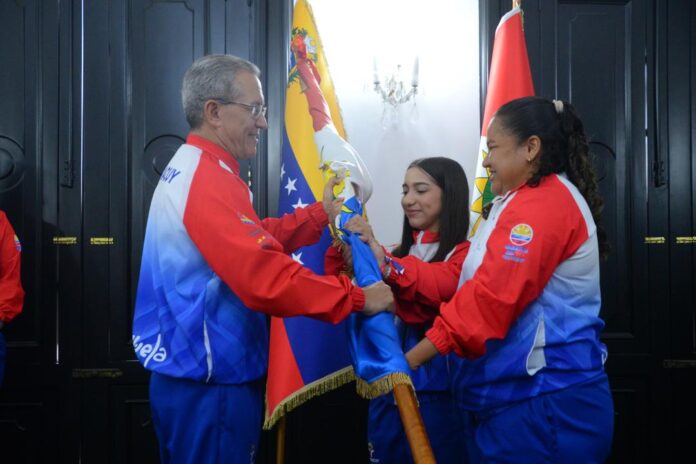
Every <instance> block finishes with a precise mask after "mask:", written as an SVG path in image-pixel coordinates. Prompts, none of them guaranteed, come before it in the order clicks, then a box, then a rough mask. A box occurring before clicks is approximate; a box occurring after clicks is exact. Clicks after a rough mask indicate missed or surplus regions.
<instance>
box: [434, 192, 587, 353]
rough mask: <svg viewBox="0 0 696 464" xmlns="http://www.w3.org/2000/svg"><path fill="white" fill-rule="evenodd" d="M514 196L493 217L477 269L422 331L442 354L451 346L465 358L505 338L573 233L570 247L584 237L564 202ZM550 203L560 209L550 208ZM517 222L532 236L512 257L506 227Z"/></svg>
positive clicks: (564, 253) (565, 250) (538, 291)
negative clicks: (560, 212) (488, 342)
mask: <svg viewBox="0 0 696 464" xmlns="http://www.w3.org/2000/svg"><path fill="white" fill-rule="evenodd" d="M515 200H516V199H515V198H513V199H512V200H510V202H511V203H510V204H509V205H507V207H506V209H505V210H503V211H502V213H501V215H500V217H499V218H498V222H497V225H496V227H495V229H494V230H493V232H492V233H491V235H490V237H489V239H488V242H487V244H486V251H485V254H484V256H483V260H482V261H481V264H480V266H479V267H478V269H477V271H476V272H475V273H474V275H473V276H472V278H471V279H469V280H467V281H466V282H465V283H464V285H462V287H461V288H460V289H459V291H457V294H456V295H455V296H454V298H452V299H451V300H450V301H449V302H448V303H445V304H443V305H442V306H441V307H440V316H439V317H437V318H436V319H435V323H434V324H433V327H432V328H431V329H430V330H429V331H428V332H427V333H426V337H427V338H428V339H429V340H430V341H431V342H433V344H434V345H435V347H436V348H437V349H438V351H439V352H440V353H441V354H446V353H448V352H450V351H454V352H455V353H457V354H458V355H459V356H463V357H467V358H476V357H479V356H482V355H483V354H485V350H486V347H485V343H486V341H487V340H491V339H502V338H504V337H505V335H506V334H507V332H508V330H509V328H510V326H511V325H512V323H513V322H514V321H515V320H516V319H517V317H518V316H519V315H520V314H521V312H522V311H523V310H524V308H526V307H527V305H529V304H530V303H531V302H532V301H533V300H534V299H536V298H537V297H538V296H539V295H540V294H541V292H542V290H543V289H544V287H545V286H546V284H547V283H548V281H549V279H550V278H551V276H552V275H553V272H554V271H555V269H556V267H557V266H558V264H559V263H560V262H561V261H562V260H563V259H565V258H566V257H568V256H569V253H568V249H569V246H571V243H570V242H571V240H573V239H572V237H573V235H575V237H576V238H575V239H574V242H575V244H574V245H572V246H575V249H577V247H579V246H580V244H581V243H582V241H584V240H586V239H587V229H586V226H585V223H584V221H580V222H581V224H580V226H581V227H584V228H585V229H584V236H583V235H582V231H580V230H579V229H578V221H577V215H574V214H573V211H571V210H572V208H569V207H568V205H567V204H566V205H565V207H562V206H558V207H557V206H553V207H550V206H549V205H548V204H544V202H542V201H538V200H537V201H534V199H533V198H532V201H529V200H526V201H525V203H522V202H515ZM554 209H556V210H557V211H562V212H563V213H562V214H552V211H554ZM578 214H579V213H578ZM574 216H575V218H574V219H573V217H574ZM580 219H582V218H581V217H580ZM522 224H525V225H528V226H529V227H531V229H532V230H533V236H532V240H531V241H530V242H529V243H528V244H527V245H525V246H524V247H523V248H526V251H525V252H522V253H521V255H520V256H517V257H515V259H511V258H510V256H509V255H507V254H506V253H509V250H508V249H506V246H509V245H510V233H511V231H512V229H513V228H514V227H516V226H519V225H522ZM573 229H575V231H573ZM575 232H580V233H575ZM582 237H584V238H582ZM563 244H566V245H563Z"/></svg>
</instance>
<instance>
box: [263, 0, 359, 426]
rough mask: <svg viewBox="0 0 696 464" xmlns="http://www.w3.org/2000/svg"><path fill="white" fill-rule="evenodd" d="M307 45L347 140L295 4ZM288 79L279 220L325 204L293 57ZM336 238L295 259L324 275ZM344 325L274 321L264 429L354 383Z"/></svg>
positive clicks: (308, 19) (312, 29)
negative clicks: (298, 210) (311, 401)
mask: <svg viewBox="0 0 696 464" xmlns="http://www.w3.org/2000/svg"><path fill="white" fill-rule="evenodd" d="M293 41H295V42H297V41H303V42H304V44H305V45H306V47H307V52H308V55H309V56H310V57H311V59H312V61H314V64H315V66H316V68H317V70H318V71H319V75H320V76H321V84H320V86H321V90H322V93H323V95H324V98H325V99H326V101H327V103H328V106H329V110H330V113H331V119H332V122H333V124H334V126H335V128H336V130H337V132H338V133H339V134H340V135H341V137H343V138H344V139H345V138H346V135H345V129H344V127H343V120H342V117H341V112H340V109H339V106H338V100H337V98H336V93H335V91H334V87H333V83H332V81H331V77H330V75H329V72H328V65H327V62H326V58H325V56H324V51H323V49H322V45H321V41H320V39H319V33H318V32H317V28H316V25H315V22H314V17H313V15H312V10H311V8H310V6H309V4H308V3H307V2H306V1H305V0H297V3H296V4H295V9H294V13H293V23H292V37H291V43H292V42H293ZM290 55H291V56H293V58H292V61H291V66H290V70H289V74H288V84H287V90H286V102H285V133H284V140H283V146H282V158H281V173H280V174H281V183H280V193H279V195H280V198H279V202H278V204H279V208H278V209H279V211H278V214H279V215H282V214H285V213H288V212H292V211H294V210H295V209H296V208H303V207H305V206H307V205H309V204H312V203H313V202H315V201H316V200H317V199H319V198H321V194H322V191H323V186H324V180H323V177H322V173H321V171H320V170H319V166H320V156H319V152H318V151H317V147H316V144H315V142H314V127H313V124H312V118H311V116H310V112H309V108H308V103H307V99H306V97H305V95H303V94H302V90H301V88H300V78H299V75H298V72H297V69H296V67H295V62H294V55H293V54H292V53H291V54H290ZM331 241H332V238H331V235H330V234H329V231H328V228H327V230H326V231H325V232H324V235H323V236H322V239H321V240H320V242H319V243H318V244H317V245H314V246H311V247H304V248H300V249H299V250H297V251H295V252H294V253H292V257H293V258H294V259H295V260H297V261H299V262H300V263H302V264H304V265H305V266H307V267H308V268H310V269H312V271H314V272H316V273H318V274H323V272H324V253H325V251H326V248H327V247H328V246H329V245H330V244H331ZM346 330H347V329H346V327H345V323H341V324H338V325H331V324H326V323H324V322H319V321H315V320H313V319H309V318H306V317H294V318H288V319H280V318H272V320H271V336H270V353H269V365H268V381H267V388H266V415H265V416H266V417H265V422H264V428H265V429H270V428H271V427H273V424H274V423H275V422H276V421H277V420H278V419H279V418H281V417H282V416H283V415H285V413H286V412H288V411H290V410H292V409H294V408H295V407H297V406H299V405H300V404H302V403H304V402H305V401H307V400H309V399H311V398H312V397H314V396H316V395H319V394H322V393H325V392H327V391H330V390H333V389H335V388H338V387H340V386H341V385H344V384H346V383H348V382H350V381H352V380H353V379H354V374H353V368H352V367H351V358H350V354H349V351H348V344H347V343H348V342H347V337H346Z"/></svg>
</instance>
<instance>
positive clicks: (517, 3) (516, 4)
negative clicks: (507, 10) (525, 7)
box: [512, 0, 522, 8]
mask: <svg viewBox="0 0 696 464" xmlns="http://www.w3.org/2000/svg"><path fill="white" fill-rule="evenodd" d="M512 7H513V8H522V0H512Z"/></svg>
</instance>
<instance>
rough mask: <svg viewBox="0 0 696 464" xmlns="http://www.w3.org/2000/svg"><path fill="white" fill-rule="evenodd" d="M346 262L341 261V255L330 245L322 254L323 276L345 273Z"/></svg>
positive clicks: (334, 246) (339, 251) (335, 247)
mask: <svg viewBox="0 0 696 464" xmlns="http://www.w3.org/2000/svg"><path fill="white" fill-rule="evenodd" d="M345 268H346V262H345V261H344V260H343V254H341V250H340V249H339V248H338V247H337V246H336V245H331V246H330V247H328V248H327V249H326V253H324V274H326V275H335V276H337V275H339V274H341V273H342V272H343V271H345Z"/></svg>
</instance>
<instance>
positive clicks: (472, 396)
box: [390, 174, 607, 411]
mask: <svg viewBox="0 0 696 464" xmlns="http://www.w3.org/2000/svg"><path fill="white" fill-rule="evenodd" d="M399 263H400V264H401V266H402V267H403V272H402V273H397V272H392V273H391V274H390V279H391V280H393V281H398V280H400V279H408V280H409V281H411V282H414V287H416V288H417V287H418V285H419V284H418V282H419V281H421V280H423V279H428V278H430V279H431V280H432V279H439V280H441V281H443V282H446V283H447V284H451V278H450V276H451V273H452V272H454V271H455V269H454V268H453V267H452V266H450V267H449V268H447V264H446V263H443V264H441V265H440V266H438V267H433V265H423V264H420V265H418V263H411V264H410V265H409V264H408V263H405V262H404V260H400V261H399ZM459 285H460V287H459V289H458V290H457V292H456V294H455V295H454V297H453V298H452V299H451V300H449V301H446V300H444V301H446V302H445V303H444V304H442V306H440V315H439V316H438V317H437V318H436V319H435V322H434V324H433V327H432V328H431V329H430V330H429V331H428V332H427V333H426V336H427V337H428V339H429V340H430V341H432V342H433V344H434V345H435V346H436V347H437V349H438V351H439V352H440V353H442V354H447V353H449V352H452V351H454V352H455V353H456V354H457V355H459V356H462V357H464V358H467V359H466V360H465V361H464V362H462V363H459V364H458V366H457V370H456V372H455V373H454V374H453V382H454V386H453V388H454V393H455V396H456V398H457V401H458V403H459V404H460V406H462V407H463V408H466V409H469V410H474V411H475V410H481V409H487V408H493V407H499V406H503V405H506V404H510V403H513V402H516V401H520V400H524V399H527V398H530V397H534V396H537V395H539V394H542V393H546V392H552V391H557V390H561V389H563V388H566V387H568V386H571V385H577V384H580V383H583V382H585V381H588V380H590V379H592V378H594V377H597V376H600V375H602V373H603V370H604V367H603V366H604V361H605V360H606V356H607V349H606V347H605V345H604V344H603V343H602V342H601V341H600V340H599V334H600V331H601V330H602V328H603V327H604V322H603V321H602V320H601V319H600V318H599V310H600V306H601V295H600V288H599V252H598V244H597V233H596V225H595V223H594V220H593V219H592V214H591V212H590V209H589V207H588V206H587V203H586V201H585V199H584V198H583V197H582V195H581V194H580V192H579V191H578V190H577V188H576V187H575V186H574V185H573V184H572V183H571V182H570V181H569V180H568V179H567V178H566V177H565V176H564V175H555V174H552V175H549V176H546V177H545V178H544V179H542V180H541V182H540V183H539V185H538V186H536V187H529V186H528V185H522V186H520V187H518V188H517V189H515V190H512V191H510V192H508V193H507V194H506V195H504V196H502V197H498V198H496V199H495V200H494V204H493V207H492V209H491V212H490V214H489V217H488V219H487V220H486V221H484V222H482V224H481V225H480V226H479V229H478V230H477V232H476V235H475V236H474V237H473V238H472V240H471V246H470V248H469V253H468V254H467V256H466V259H465V260H464V264H463V267H462V269H461V276H460V281H459Z"/></svg>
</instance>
